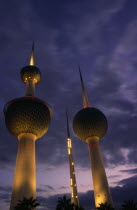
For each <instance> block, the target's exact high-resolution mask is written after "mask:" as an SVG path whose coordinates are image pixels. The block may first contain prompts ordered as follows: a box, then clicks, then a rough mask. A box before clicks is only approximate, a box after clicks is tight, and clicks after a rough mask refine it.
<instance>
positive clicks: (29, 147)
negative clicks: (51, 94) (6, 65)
mask: <svg viewBox="0 0 137 210" xmlns="http://www.w3.org/2000/svg"><path fill="white" fill-rule="evenodd" d="M40 78H41V72H40V70H39V69H38V68H37V67H36V66H35V65H34V44H33V47H32V54H31V58H30V64H29V65H28V66H25V67H23V68H22V70H21V79H22V81H23V82H24V83H25V84H26V95H25V96H24V97H20V98H15V99H13V100H11V101H9V102H8V103H7V104H6V105H5V107H4V113H5V123H6V127H7V129H8V130H9V132H10V133H11V134H12V135H13V136H15V137H16V138H17V139H18V153H17V159H16V168H15V174H14V183H13V189H12V197H11V205H10V210H13V209H14V207H15V206H16V205H17V203H18V200H22V199H23V198H24V197H26V198H30V197H33V198H36V168H35V167H36V163H35V141H36V140H37V139H39V138H40V137H42V136H43V135H44V134H45V133H46V132H47V130H48V128H49V125H50V120H51V116H52V108H51V106H50V105H49V104H47V103H46V102H44V101H42V100H40V99H38V98H36V97H35V96H34V94H35V85H36V84H37V83H38V82H40Z"/></svg>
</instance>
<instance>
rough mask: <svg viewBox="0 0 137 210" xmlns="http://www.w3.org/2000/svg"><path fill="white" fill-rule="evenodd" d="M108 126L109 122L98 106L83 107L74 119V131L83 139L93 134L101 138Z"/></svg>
mask: <svg viewBox="0 0 137 210" xmlns="http://www.w3.org/2000/svg"><path fill="white" fill-rule="evenodd" d="M107 128H108V123H107V119H106V117H105V115H104V114H103V113H102V112H101V111H100V110H98V109H96V108H91V107H88V108H84V109H81V110H80V111H79V112H78V113H77V114H76V115H75V117H74V120H73V129H74V132H75V134H76V135H77V137H78V138H79V139H81V140H83V141H86V139H87V138H88V137H92V136H97V137H98V138H99V139H101V138H102V137H103V136H104V135H105V133H106V131H107Z"/></svg>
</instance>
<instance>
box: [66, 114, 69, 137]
mask: <svg viewBox="0 0 137 210" xmlns="http://www.w3.org/2000/svg"><path fill="white" fill-rule="evenodd" d="M66 118H67V133H68V138H70V131H69V123H68V113H67V111H66Z"/></svg>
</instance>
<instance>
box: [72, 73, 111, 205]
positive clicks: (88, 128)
mask: <svg viewBox="0 0 137 210" xmlns="http://www.w3.org/2000/svg"><path fill="white" fill-rule="evenodd" d="M79 72H80V69H79ZM80 80H81V86H82V96H83V106H84V109H81V110H80V111H79V112H78V113H77V114H76V115H75V117H74V120H73V129H74V132H75V133H76V135H77V137H78V138H79V139H81V140H82V141H85V142H87V143H88V146H89V154H90V163H91V169H92V178H93V186H94V199H95V206H96V207H98V206H99V204H100V203H106V202H107V203H109V204H111V205H112V206H113V201H112V198H111V193H110V189H109V185H108V181H107V177H106V173H105V169H104V163H103V159H102V155H101V151H100V147H99V140H100V139H101V138H102V137H103V136H104V135H105V133H106V131H107V127H108V124H107V119H106V117H105V115H104V114H103V113H102V112H101V111H100V110H98V109H96V108H93V107H92V108H91V107H89V104H88V98H87V95H86V91H85V87H84V83H83V79H82V75H81V72H80Z"/></svg>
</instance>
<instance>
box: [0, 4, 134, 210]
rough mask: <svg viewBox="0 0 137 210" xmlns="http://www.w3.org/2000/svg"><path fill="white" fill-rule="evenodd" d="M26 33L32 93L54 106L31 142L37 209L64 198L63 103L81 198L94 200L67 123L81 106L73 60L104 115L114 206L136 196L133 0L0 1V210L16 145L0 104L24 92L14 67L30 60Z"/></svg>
mask: <svg viewBox="0 0 137 210" xmlns="http://www.w3.org/2000/svg"><path fill="white" fill-rule="evenodd" d="M33 40H34V41H35V65H36V66H38V67H39V69H40V70H41V73H42V78H41V82H40V83H39V84H38V85H37V86H36V97H38V98H40V99H42V100H45V101H46V102H47V103H49V104H50V105H51V106H52V107H53V109H54V115H53V118H52V120H51V125H50V128H49V130H48V132H47V134H46V135H44V136H43V137H42V138H41V139H38V140H37V141H36V162H37V165H36V167H37V199H38V201H40V203H41V207H39V208H38V209H43V210H55V206H56V201H57V199H58V197H60V196H63V195H64V194H66V195H67V196H68V197H70V178H69V165H68V155H67V131H66V118H65V111H66V109H68V112H69V121H70V132H71V138H72V143H73V156H74V161H75V170H76V178H77V186H78V193H79V200H80V204H81V205H82V206H83V207H84V208H85V210H91V208H93V207H94V200H93V184H92V176H91V169H90V160H89V154H88V145H87V144H86V143H85V142H82V141H80V140H79V139H78V138H77V137H76V136H75V134H74V132H73V129H72V121H73V118H74V116H75V114H76V113H77V112H78V111H79V110H80V109H81V108H82V95H81V86H80V78H79V73H78V65H80V66H81V71H82V74H83V80H84V82H85V87H86V90H87V95H88V98H89V104H90V106H91V107H96V108H98V109H100V110H101V111H102V112H103V113H104V114H105V115H106V117H107V119H108V124H109V127H108V132H107V134H106V135H105V137H104V138H103V139H102V140H101V141H100V145H101V151H102V155H103V159H104V163H105V169H106V173H107V177H108V182H109V185H110V187H111V192H112V197H113V200H114V203H115V206H116V207H118V206H119V205H121V204H122V203H123V200H128V199H133V200H134V201H137V200H136V192H137V143H136V142H137V1H136V0H85V1H84V0H40V1H38V0H24V1H18V0H13V1H4V0H1V1H0V72H1V81H0V209H1V210H8V209H9V203H10V197H11V187H12V183H13V174H14V168H15V161H16V154H17V146H18V140H17V139H16V138H15V137H13V136H12V135H11V134H10V133H9V132H8V130H7V129H6V127H5V122H4V115H3V107H4V105H5V103H6V102H8V101H9V100H11V99H13V98H16V97H21V96H24V95H25V85H24V83H23V82H22V81H21V78H20V70H21V68H22V67H23V66H25V65H28V63H29V57H30V52H31V46H32V41H33Z"/></svg>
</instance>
